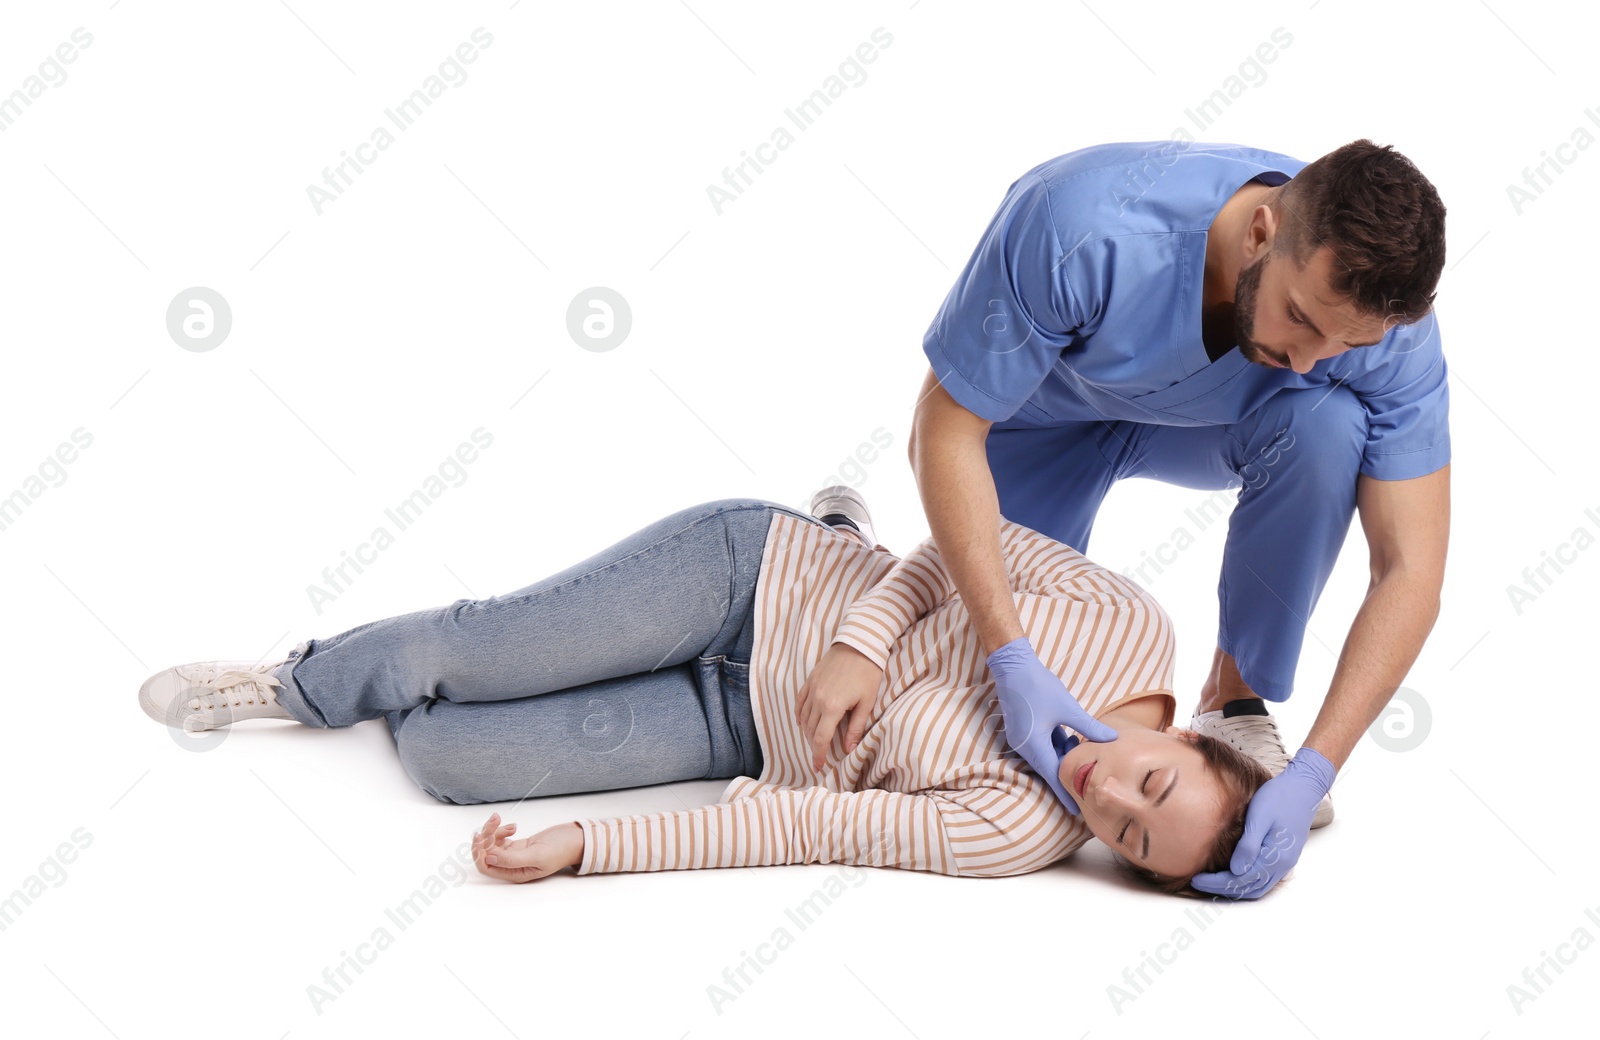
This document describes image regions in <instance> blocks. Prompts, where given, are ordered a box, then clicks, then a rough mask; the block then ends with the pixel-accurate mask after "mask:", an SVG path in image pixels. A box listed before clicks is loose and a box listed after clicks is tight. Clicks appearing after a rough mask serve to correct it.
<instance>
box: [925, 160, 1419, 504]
mask: <svg viewBox="0 0 1600 1040" xmlns="http://www.w3.org/2000/svg"><path fill="white" fill-rule="evenodd" d="M1306 165H1307V164H1306V163H1304V162H1301V161H1300V160H1299V159H1292V158H1290V157H1289V156H1287V155H1281V154H1279V153H1277V152H1268V151H1263V150H1261V149H1259V148H1247V147H1244V146H1243V145H1236V144H1207V143H1200V142H1188V143H1185V142H1182V141H1140V142H1132V143H1121V144H1103V145H1096V146H1094V147H1090V148H1084V149H1081V150H1079V151H1076V152H1068V153H1067V154H1066V155H1062V156H1058V157H1056V158H1054V159H1050V160H1048V161H1046V162H1043V163H1040V164H1039V165H1038V166H1035V167H1034V168H1033V169H1031V170H1029V171H1028V172H1027V173H1024V174H1023V175H1022V176H1021V177H1019V178H1018V179H1017V180H1016V181H1015V182H1013V183H1012V185H1011V187H1010V188H1009V189H1008V190H1007V192H1006V196H1005V198H1004V199H1003V200H1002V201H1001V203H1000V207H999V209H997V210H996V211H995V214H994V217H993V219H992V220H991V221H990V223H989V227H988V230H987V231H986V232H985V233H984V236H983V240H982V241H980V242H979V243H978V247H977V248H976V249H975V250H974V251H973V254H972V257H971V259H969V260H968V261H967V265H966V267H965V269H963V270H962V272H961V275H960V277H958V278H957V279H956V283H955V285H954V286H953V287H952V288H951V290H950V293H949V295H947V296H946V297H945V301H944V303H943V304H942V305H941V306H940V308H939V312H938V314H936V315H935V316H934V319H933V323H932V324H931V325H929V326H928V331H927V333H926V335H924V337H923V343H922V349H923V353H925V354H926V355H927V357H928V361H929V363H930V364H931V365H932V367H933V371H934V373H935V374H936V375H937V376H938V377H939V379H940V380H941V381H942V382H943V384H944V387H945V389H946V390H947V391H948V392H949V393H950V396H951V397H953V398H954V399H955V400H956V402H957V403H958V404H960V405H961V406H962V407H964V408H966V409H967V410H968V411H970V412H972V413H973V414H975V415H978V416H980V417H982V418H984V419H988V420H989V421H991V422H992V423H994V424H995V427H994V428H996V429H1009V428H1018V427H1040V426H1059V425H1063V424H1066V423H1071V422H1081V421H1093V420H1101V419H1128V420H1133V421H1135V422H1147V423H1160V424H1163V425H1170V426H1208V425H1219V424H1226V423H1231V422H1235V421H1237V420H1239V419H1242V418H1243V417H1244V416H1246V415H1248V414H1250V413H1251V412H1252V411H1254V410H1255V409H1256V408H1258V407H1260V405H1261V404H1262V403H1263V402H1264V401H1266V400H1267V398H1269V397H1271V396H1272V395H1273V394H1275V393H1277V392H1278V391H1279V390H1282V389H1285V388H1288V387H1308V386H1329V387H1332V386H1338V385H1344V386H1348V387H1350V388H1351V389H1352V390H1354V391H1355V393H1356V395H1357V396H1358V397H1359V398H1360V399H1361V402H1362V404H1363V405H1364V406H1365V407H1366V410H1367V427H1368V428H1367V440H1366V446H1365V451H1364V454H1363V457H1362V461H1361V472H1362V473H1365V474H1367V475H1369V476H1372V477H1377V478H1379V479H1382V480H1404V479H1407V478H1410V477H1419V476H1424V475H1426V474H1429V473H1432V472H1434V471H1435V470H1438V469H1439V468H1440V467H1442V466H1444V464H1445V463H1447V462H1449V461H1450V427H1449V402H1450V393H1449V383H1448V380H1447V378H1446V377H1447V369H1446V367H1445V360H1444V352H1443V348H1442V344H1441V343H1440V339H1439V326H1438V320H1437V318H1436V316H1435V315H1434V314H1433V313H1432V312H1430V313H1429V314H1428V315H1427V316H1426V317H1424V318H1423V319H1422V320H1420V321H1418V322H1415V323H1414V324H1411V325H1397V326H1395V327H1394V328H1392V329H1390V330H1389V332H1388V334H1387V335H1385V336H1384V338H1383V340H1382V341H1381V342H1379V343H1377V344H1375V345H1373V346H1370V347H1356V348H1352V349H1350V350H1346V351H1345V352H1344V353H1342V354H1339V355H1337V356H1336V357H1331V358H1324V359H1323V360H1321V361H1319V362H1317V363H1316V364H1315V365H1314V366H1312V368H1311V371H1309V372H1307V373H1306V374H1304V375H1301V374H1299V373H1296V372H1293V371H1291V370H1288V369H1273V368H1267V367H1266V366H1264V365H1257V364H1252V363H1251V362H1249V361H1246V360H1245V359H1244V356H1243V355H1242V354H1240V352H1239V348H1238V347H1237V346H1234V348H1233V349H1232V350H1230V351H1229V352H1228V353H1227V354H1225V355H1223V356H1222V357H1221V358H1219V359H1217V360H1216V361H1211V360H1210V359H1209V357H1208V356H1207V354H1206V349H1205V344H1204V343H1203V342H1202V340H1201V336H1200V305H1201V289H1202V283H1203V279H1204V277H1205V257H1206V236H1207V232H1208V230H1209V229H1210V226H1211V222H1212V220H1214V219H1215V218H1216V215H1217V213H1218V212H1219V211H1220V210H1221V209H1222V205H1223V203H1225V202H1226V201H1227V200H1228V199H1229V198H1230V197H1232V195H1233V193H1234V192H1236V191H1238V190H1239V189H1240V188H1241V187H1243V186H1244V185H1245V184H1247V183H1248V182H1250V181H1252V180H1257V179H1259V180H1260V181H1262V182H1263V183H1266V184H1270V185H1278V184H1282V183H1284V182H1285V181H1287V180H1289V179H1290V178H1291V177H1293V176H1294V175H1295V174H1297V173H1299V172H1300V171H1301V170H1302V169H1304V168H1305V167H1306Z"/></svg>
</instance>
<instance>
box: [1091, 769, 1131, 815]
mask: <svg viewBox="0 0 1600 1040" xmlns="http://www.w3.org/2000/svg"><path fill="white" fill-rule="evenodd" d="M1098 793H1099V796H1100V797H1099V801H1100V804H1101V805H1102V806H1104V807H1105V808H1107V809H1116V810H1121V809H1125V808H1127V806H1128V804H1129V802H1130V797H1129V796H1130V792H1129V790H1128V788H1127V787H1126V786H1125V785H1124V784H1123V783H1122V781H1121V780H1118V779H1117V778H1116V777H1114V776H1108V777H1106V778H1105V779H1104V780H1102V781H1101V782H1100V790H1099V792H1098Z"/></svg>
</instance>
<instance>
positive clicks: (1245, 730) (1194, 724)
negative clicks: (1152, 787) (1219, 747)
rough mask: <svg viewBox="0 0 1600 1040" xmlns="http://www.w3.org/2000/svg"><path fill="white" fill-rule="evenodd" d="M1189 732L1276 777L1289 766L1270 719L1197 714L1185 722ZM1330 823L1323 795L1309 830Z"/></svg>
mask: <svg viewBox="0 0 1600 1040" xmlns="http://www.w3.org/2000/svg"><path fill="white" fill-rule="evenodd" d="M1189 728H1190V729H1191V730H1193V731H1194V732H1196V733H1204V734H1206V735H1207V736H1210V737H1216V738H1217V739H1219V740H1225V741H1227V742H1228V743H1229V744H1232V745H1233V746H1234V747H1236V748H1238V749H1239V750H1240V751H1243V752H1244V753H1245V754H1247V755H1249V756H1250V757H1251V758H1253V759H1255V760H1256V761H1257V762H1260V763H1261V764H1262V765H1264V766H1266V767H1267V772H1269V773H1271V774H1272V775H1273V776H1277V775H1278V774H1279V773H1281V772H1283V771H1284V769H1285V768H1287V767H1288V765H1289V752H1288V751H1287V750H1286V749H1285V748H1284V746H1283V737H1282V736H1281V735H1280V734H1279V733H1278V721H1277V719H1275V718H1273V717H1272V716H1271V715H1235V716H1234V717H1233V718H1231V719H1225V718H1223V717H1222V712H1221V710H1220V709H1219V710H1217V711H1207V712H1202V713H1197V714H1196V715H1195V716H1194V717H1193V718H1191V719H1190V720H1189ZM1332 822H1333V798H1332V797H1331V796H1330V795H1323V796H1322V801H1320V802H1318V803H1317V811H1316V814H1315V815H1314V816H1312V817H1311V829H1312V830H1316V829H1317V828H1318V827H1326V826H1327V825H1328V824H1330V823H1332Z"/></svg>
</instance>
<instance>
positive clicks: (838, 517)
mask: <svg viewBox="0 0 1600 1040" xmlns="http://www.w3.org/2000/svg"><path fill="white" fill-rule="evenodd" d="M817 519H818V520H821V521H822V522H823V523H825V524H827V525H828V526H829V527H848V528H850V530H852V531H855V532H857V533H858V534H859V533H860V531H861V528H859V527H857V526H856V522H855V521H854V520H852V519H850V518H849V517H848V516H845V515H844V514H843V513H829V514H828V515H827V516H819V517H817Z"/></svg>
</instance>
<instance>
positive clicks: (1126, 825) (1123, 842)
mask: <svg viewBox="0 0 1600 1040" xmlns="http://www.w3.org/2000/svg"><path fill="white" fill-rule="evenodd" d="M1155 775H1156V771H1155V770H1154V769H1152V770H1150V771H1149V772H1148V773H1146V774H1145V775H1144V780H1143V781H1142V782H1141V783H1140V784H1139V793H1140V794H1144V793H1145V788H1147V787H1149V786H1150V778H1151V777H1152V776H1155ZM1131 826H1133V817H1131V816H1130V817H1128V822H1127V823H1124V824H1123V825H1122V832H1121V833H1120V834H1118V835H1117V842H1118V844H1121V845H1127V844H1128V843H1127V841H1126V840H1125V839H1126V838H1127V836H1128V828H1129V827H1131ZM1130 847H1131V846H1130Z"/></svg>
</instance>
